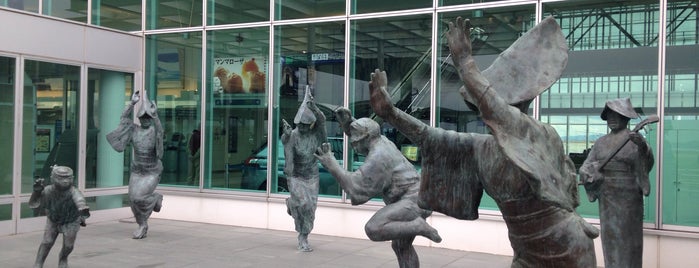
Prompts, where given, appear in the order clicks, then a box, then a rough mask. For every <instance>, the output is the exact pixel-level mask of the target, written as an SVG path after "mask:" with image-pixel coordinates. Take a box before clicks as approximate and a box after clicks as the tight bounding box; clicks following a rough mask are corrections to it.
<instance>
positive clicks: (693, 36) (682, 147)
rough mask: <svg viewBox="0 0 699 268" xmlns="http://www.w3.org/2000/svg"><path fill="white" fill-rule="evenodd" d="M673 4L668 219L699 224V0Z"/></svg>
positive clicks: (670, 8) (666, 146)
mask: <svg viewBox="0 0 699 268" xmlns="http://www.w3.org/2000/svg"><path fill="white" fill-rule="evenodd" d="M667 8H668V14H667V28H666V30H667V40H666V44H667V46H668V47H667V50H666V54H665V57H666V67H665V69H666V75H665V87H666V88H665V91H664V93H665V107H664V108H665V117H664V118H663V123H664V129H663V131H664V141H663V155H662V159H663V175H662V178H663V182H662V183H663V193H662V194H663V195H662V204H663V219H662V222H663V223H664V224H672V225H687V226H699V214H698V213H696V209H695V208H694V206H693V205H692V204H696V203H697V202H699V156H698V155H699V153H697V152H699V86H698V85H697V81H699V65H697V60H696V55H699V42H698V41H697V36H699V32H698V30H697V29H699V28H697V25H699V20H697V16H696V12H697V9H698V8H699V3H698V2H697V1H676V0H674V1H668V5H667ZM688 55H693V56H688ZM657 158H660V156H659V155H657V153H656V159H657Z"/></svg>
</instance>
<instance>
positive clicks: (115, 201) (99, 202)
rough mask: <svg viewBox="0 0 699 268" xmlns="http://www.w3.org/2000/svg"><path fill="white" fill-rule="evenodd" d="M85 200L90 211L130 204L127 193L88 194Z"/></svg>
mask: <svg viewBox="0 0 699 268" xmlns="http://www.w3.org/2000/svg"><path fill="white" fill-rule="evenodd" d="M127 178H128V177H127ZM85 202H87V206H89V207H90V211H97V210H103V209H113V208H122V207H128V206H129V204H130V203H129V195H128V194H116V195H102V196H90V197H85Z"/></svg>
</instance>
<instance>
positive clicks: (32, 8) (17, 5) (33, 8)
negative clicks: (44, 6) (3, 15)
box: [0, 0, 39, 13]
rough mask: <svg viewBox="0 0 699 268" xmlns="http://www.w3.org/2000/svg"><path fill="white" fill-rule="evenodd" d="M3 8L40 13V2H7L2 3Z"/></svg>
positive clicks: (32, 0) (25, 0) (30, 0)
mask: <svg viewBox="0 0 699 268" xmlns="http://www.w3.org/2000/svg"><path fill="white" fill-rule="evenodd" d="M0 5H1V6H5V7H10V8H14V9H19V10H24V11H29V12H34V13H39V0H7V1H0Z"/></svg>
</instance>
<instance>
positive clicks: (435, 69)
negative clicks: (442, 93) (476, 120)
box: [430, 0, 458, 127]
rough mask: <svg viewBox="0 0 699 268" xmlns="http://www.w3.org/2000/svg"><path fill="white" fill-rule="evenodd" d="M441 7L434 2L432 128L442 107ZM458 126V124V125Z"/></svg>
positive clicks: (435, 0) (431, 93)
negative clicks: (440, 98) (440, 60)
mask: <svg viewBox="0 0 699 268" xmlns="http://www.w3.org/2000/svg"><path fill="white" fill-rule="evenodd" d="M438 5H439V0H434V1H433V2H432V8H433V11H432V44H431V46H432V53H431V57H432V58H431V59H430V64H431V65H432V68H431V70H430V82H431V83H430V107H432V108H431V109H430V126H431V127H437V125H438V124H437V122H438V120H439V118H437V111H439V109H440V107H439V104H438V103H437V98H439V94H438V92H437V79H440V77H439V74H441V73H442V67H441V65H440V64H439V63H438V61H437V57H439V55H438V54H437V53H438V52H439V49H437V48H438V47H439V41H440V39H439V18H438V14H437V9H436V8H437V6H438ZM457 125H458V123H457Z"/></svg>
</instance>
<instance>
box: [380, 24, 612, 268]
mask: <svg viewBox="0 0 699 268" xmlns="http://www.w3.org/2000/svg"><path fill="white" fill-rule="evenodd" d="M470 29H471V25H470V22H469V21H468V20H465V21H464V20H463V19H461V18H457V19H456V22H455V23H454V22H450V23H449V30H448V32H447V33H446V37H447V41H448V43H449V49H450V51H451V58H452V61H453V63H454V66H455V67H456V71H457V73H458V74H459V77H460V78H461V80H462V82H463V83H464V86H463V87H462V88H461V92H462V95H463V97H464V99H465V100H466V101H467V104H468V105H470V106H471V107H472V108H473V109H476V110H478V111H479V112H480V115H481V117H482V119H483V121H484V123H485V124H486V126H487V127H488V129H489V130H490V134H477V133H460V132H455V131H449V130H444V129H441V128H434V127H430V126H429V125H426V124H425V123H423V122H421V121H420V120H418V119H416V118H414V117H412V116H410V115H409V114H407V113H405V112H403V111H401V110H399V109H397V108H396V107H394V105H393V103H391V100H390V97H389V95H388V93H387V89H386V87H387V78H386V73H385V72H381V71H380V70H378V69H377V70H376V71H375V72H374V73H373V74H372V78H371V82H370V84H369V90H370V92H371V107H372V108H373V110H374V112H375V113H376V114H377V115H378V116H380V117H382V118H383V119H384V120H386V121H388V122H389V123H391V125H393V126H394V127H396V128H397V129H398V131H400V132H401V133H403V134H404V135H405V136H406V137H407V138H408V139H410V140H411V141H412V142H413V143H414V144H416V145H417V146H418V147H419V148H420V157H421V159H422V171H421V173H422V174H421V176H422V178H421V186H420V194H419V196H420V200H419V203H418V205H420V206H421V207H423V208H427V209H432V210H434V211H439V212H442V213H444V214H446V215H449V216H452V217H455V218H458V219H465V220H475V219H477V218H478V205H479V204H480V199H481V197H482V194H483V191H485V192H486V193H487V194H488V195H489V196H491V197H492V198H493V199H494V200H495V202H496V203H497V205H498V207H499V209H500V212H501V213H502V216H503V219H504V220H505V223H506V224H507V228H508V233H509V238H510V244H511V246H512V249H513V251H514V257H513V260H512V267H580V268H582V267H585V268H587V267H596V259H595V250H594V244H593V238H595V237H597V236H598V234H599V232H598V230H597V229H596V228H595V227H594V226H592V225H590V224H589V223H587V222H586V221H585V220H584V219H583V218H582V217H580V215H578V214H577V213H576V212H575V208H576V207H577V206H578V204H579V203H578V202H579V201H578V195H577V182H576V178H575V177H576V175H575V167H574V165H573V162H572V161H571V160H570V158H569V157H568V156H567V155H566V154H565V150H564V147H563V143H562V141H561V138H560V137H559V136H558V134H557V133H556V131H555V130H554V129H553V128H552V127H551V126H549V125H547V124H544V123H541V122H540V121H538V120H536V119H534V118H532V117H530V116H529V115H527V114H526V113H527V110H528V108H529V104H530V103H531V101H532V100H533V99H534V98H535V97H536V96H537V95H538V94H540V93H541V92H543V91H544V90H546V89H547V88H548V87H550V86H551V84H553V83H554V82H555V81H556V80H557V79H558V77H559V76H560V74H561V73H562V71H563V69H564V68H565V65H566V63H567V59H568V49H567V46H566V43H565V38H564V37H563V35H562V33H561V30H560V27H559V26H558V24H557V23H556V21H555V20H554V19H553V18H551V17H549V18H547V19H544V20H543V21H542V22H541V23H539V24H538V25H536V26H535V27H534V28H533V29H531V30H530V31H529V32H527V33H526V34H524V35H523V36H521V37H520V38H519V39H518V40H517V41H515V43H513V44H512V45H511V46H510V47H509V48H508V49H507V50H505V51H504V52H503V53H501V54H500V56H499V57H498V58H497V59H496V60H495V62H494V63H493V64H492V65H491V66H490V67H489V68H488V69H486V70H485V71H484V72H483V73H481V71H480V70H479V69H478V67H477V66H476V63H475V61H474V58H473V55H472V54H471V40H470Z"/></svg>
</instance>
